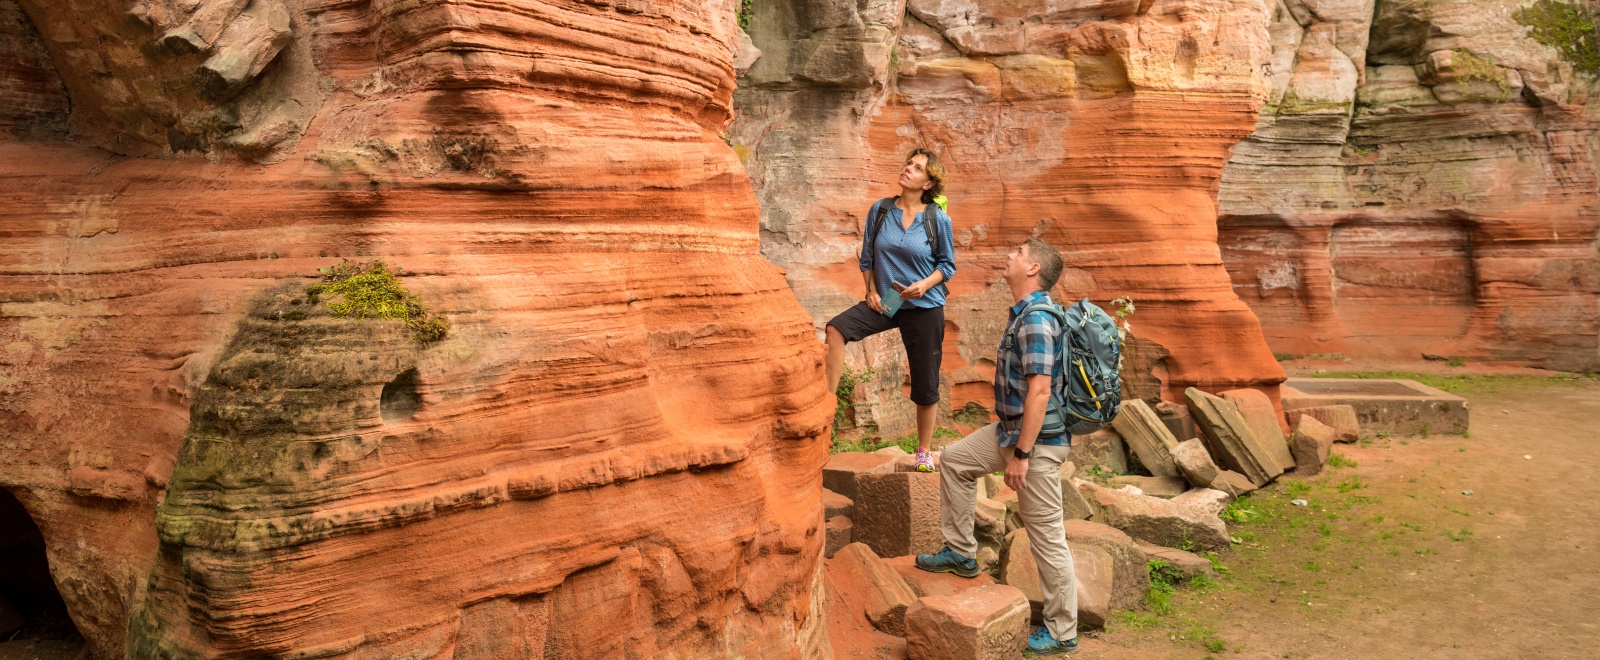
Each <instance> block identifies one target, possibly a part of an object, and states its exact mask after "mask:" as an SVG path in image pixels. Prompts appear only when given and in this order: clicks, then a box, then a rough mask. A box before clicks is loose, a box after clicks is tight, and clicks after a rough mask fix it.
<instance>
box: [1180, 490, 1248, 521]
mask: <svg viewBox="0 0 1600 660" xmlns="http://www.w3.org/2000/svg"><path fill="white" fill-rule="evenodd" d="M1232 501H1233V496H1231V495H1229V494H1228V493H1226V492H1224V491H1220V490H1217V489H1215V488H1195V489H1191V490H1189V491H1187V492H1185V493H1184V494H1182V495H1179V496H1177V497H1174V498H1172V503H1173V504H1174V505H1177V506H1182V507H1189V508H1192V509H1194V510H1195V511H1198V512H1201V513H1204V514H1206V515H1211V516H1218V515H1221V514H1222V510H1223V509H1225V508H1227V506H1228V503H1229V502H1232Z"/></svg>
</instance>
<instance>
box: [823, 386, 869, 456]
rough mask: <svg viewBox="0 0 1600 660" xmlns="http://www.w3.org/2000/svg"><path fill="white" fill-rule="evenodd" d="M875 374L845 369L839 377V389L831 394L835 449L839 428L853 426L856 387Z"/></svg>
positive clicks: (854, 420) (854, 421)
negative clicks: (833, 400) (832, 399)
mask: <svg viewBox="0 0 1600 660" xmlns="http://www.w3.org/2000/svg"><path fill="white" fill-rule="evenodd" d="M875 373H876V372H874V371H873V370H872V369H863V370H861V371H856V370H854V369H851V368H850V367H845V368H844V374H842V375H840V376H839V388H838V389H836V390H834V392H833V394H834V396H835V398H836V399H837V401H836V402H835V403H834V407H833V441H834V446H835V447H837V446H838V444H839V429H840V427H845V426H855V423H856V402H855V394H856V386H857V385H860V384H862V383H864V382H867V381H869V380H872V377H873V376H874V375H875ZM835 453H838V452H835Z"/></svg>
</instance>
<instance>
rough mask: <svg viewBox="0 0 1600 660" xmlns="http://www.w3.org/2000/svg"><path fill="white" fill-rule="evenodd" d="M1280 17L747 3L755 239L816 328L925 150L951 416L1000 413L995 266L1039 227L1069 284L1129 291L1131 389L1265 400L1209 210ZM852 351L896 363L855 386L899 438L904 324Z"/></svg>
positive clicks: (1016, 6)
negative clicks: (872, 227)
mask: <svg viewBox="0 0 1600 660" xmlns="http://www.w3.org/2000/svg"><path fill="white" fill-rule="evenodd" d="M1268 17H1269V16H1268V13H1267V10H1266V8H1265V7H1264V6H1263V5H1261V4H1258V3H1256V2H1251V1H1248V0H1157V1H1155V2H1143V3H1141V2H1134V1H1128V2H1088V1H1079V2H1043V1H1042V0H1041V1H1038V2H1010V3H999V2H992V3H954V2H940V1H937V0H903V1H892V2H891V1H888V0H876V1H871V2H865V3H861V4H860V5H859V7H850V8H841V6H840V5H839V3H830V2H822V1H820V0H818V1H811V2H797V3H756V7H755V12H754V15H753V18H752V20H751V26H750V32H751V36H752V38H753V40H754V43H755V46H756V47H758V48H759V49H760V50H761V57H760V59H758V60H756V61H755V63H754V65H753V66H752V67H751V68H750V70H749V71H748V72H746V73H745V74H744V76H743V78H741V81H740V88H739V90H738V91H737V92H736V93H735V108H736V111H737V117H736V120H735V122H734V125H733V128H732V130H731V131H730V138H731V140H732V141H733V143H734V147H735V149H736V150H739V152H740V154H741V155H742V156H743V157H744V159H745V165H746V167H747V168H748V170H749V171H750V175H751V180H752V183H753V184H754V185H755V187H756V190H757V194H758V196H759V197H760V198H761V202H762V250H763V252H764V253H765V254H766V255H767V256H768V257H769V258H770V259H772V260H773V261H774V262H775V263H777V264H779V265H781V266H783V267H784V268H785V269H786V271H787V275H788V279H789V283H790V286H791V287H793V288H794V290H795V292H796V294H797V295H798V296H799V298H800V301H801V303H802V304H804V305H805V306H806V308H807V309H808V310H809V311H810V312H811V314H812V316H813V318H814V319H815V320H816V323H817V324H818V329H819V330H820V328H821V324H823V323H825V322H826V321H827V319H828V318H830V317H832V316H833V315H834V314H837V313H839V312H841V311H843V310H844V309H846V308H848V307H849V306H850V305H852V304H854V303H855V302H856V301H859V300H861V299H862V295H863V289H862V284H861V278H860V274H859V272H858V269H857V266H856V255H857V250H858V249H859V246H860V241H861V238H860V237H861V232H862V228H863V226H864V224H865V222H866V221H867V219H866V218H865V215H866V212H867V209H868V207H869V205H870V204H871V203H872V202H873V201H874V200H876V199H879V198H881V197H886V196H889V195H893V194H895V193H896V192H897V189H896V187H895V185H894V181H895V177H896V175H897V174H898V170H899V166H900V164H901V162H902V161H901V159H902V158H904V155H905V154H906V153H907V152H908V151H909V150H910V149H912V148H914V147H918V146H926V147H930V148H933V149H934V150H936V151H937V152H939V153H940V154H941V155H942V157H943V159H944V161H945V163H946V164H947V165H948V166H949V169H950V180H949V183H948V196H949V197H950V200H951V203H950V215H951V216H952V218H953V220H954V224H955V231H956V237H955V239H956V249H957V255H956V262H957V267H958V272H957V274H956V276H955V278H954V280H953V281H952V282H951V284H950V288H951V294H952V295H951V297H950V299H949V303H948V308H947V310H946V342H945V353H944V365H943V366H944V378H943V382H942V389H943V393H942V400H941V410H942V412H943V413H945V414H950V415H953V416H954V417H955V418H956V419H957V420H966V421H967V423H975V422H976V421H979V420H982V419H986V418H987V415H988V410H989V409H990V408H991V407H992V405H993V401H992V391H991V389H990V381H991V378H992V375H993V356H994V351H995V347H996V346H997V344H998V340H999V335H1000V333H1001V331H1002V329H1003V324H1004V322H1005V310H1006V308H1007V307H1009V306H1010V305H1011V304H1012V302H1013V301H1012V299H1011V297H1010V294H1009V291H1008V289H1007V287H1006V285H1005V282H1004V281H1003V280H1002V279H1001V278H1000V275H999V273H1000V270H1001V268H1002V267H1003V266H1004V263H1005V258H1006V254H1007V253H1008V252H1009V251H1010V250H1011V249H1012V248H1013V247H1014V246H1016V245H1017V244H1018V243H1020V242H1021V241H1023V240H1025V239H1027V238H1029V237H1034V236H1037V237H1041V238H1043V239H1045V240H1046V241H1048V242H1050V243H1051V244H1053V245H1055V246H1056V247H1057V248H1058V249H1060V250H1061V251H1062V254H1063V256H1064V257H1065V258H1066V261H1067V271H1066V273H1065V275H1064V276H1063V277H1062V281H1061V283H1060V285H1059V287H1058V290H1057V292H1056V298H1057V299H1058V300H1061V301H1068V300H1072V299H1076V298H1079V297H1083V296H1088V297H1090V298H1091V299H1093V300H1095V301H1096V302H1098V303H1100V304H1102V305H1106V304H1107V303H1108V301H1110V300H1111V299H1113V298H1117V297H1120V296H1130V297H1132V298H1133V299H1134V301H1135V302H1136V305H1137V311H1136V312H1135V314H1134V315H1133V317H1131V318H1130V319H1129V320H1130V321H1131V323H1132V325H1133V329H1134V333H1135V334H1136V335H1137V336H1138V337H1139V338H1140V339H1139V342H1140V344H1141V345H1140V348H1139V350H1140V352H1142V353H1143V354H1144V355H1145V356H1147V357H1148V359H1147V360H1145V363H1146V364H1147V365H1148V366H1147V367H1146V370H1145V372H1144V374H1143V377H1142V378H1141V379H1140V381H1141V382H1143V383H1147V384H1148V387H1147V388H1146V389H1144V390H1143V391H1140V392H1139V393H1138V394H1139V395H1140V396H1160V395H1163V394H1164V395H1165V396H1167V397H1168V398H1169V399H1171V398H1177V400H1181V398H1179V397H1181V392H1182V391H1183V389H1184V388H1186V387H1189V386H1196V385H1197V386H1201V387H1205V388H1209V389H1228V388H1232V387H1240V386H1251V387H1261V388H1263V389H1264V390H1266V391H1269V392H1273V393H1275V392H1276V384H1277V383H1278V382H1280V381H1281V379H1282V378H1283V372H1282V370H1281V369H1280V368H1279V367H1278V365H1277V363H1276V362H1275V361H1274V360H1273V359H1272V355H1271V353H1270V352H1269V351H1268V349H1267V346H1266V343H1265V342H1264V341H1263V339H1262V335H1261V330H1260V326H1259V323H1258V322H1257V320H1256V318H1255V316H1254V314H1252V313H1251V311H1250V309H1249V308H1248V307H1247V306H1245V305H1244V303H1242V302H1241V301H1240V300H1239V299H1238V298H1237V297H1236V296H1235V295H1234V293H1233V291H1232V287H1231V286H1230V284H1231V283H1230V281H1229V279H1228V276H1227V271H1226V270H1224V268H1223V262H1222V257H1221V254H1220V252H1219V250H1218V248H1217V233H1216V222H1215V221H1216V191H1217V182H1218V179H1219V178H1220V176H1221V173H1222V167H1223V164H1224V163H1225V161H1226V159H1227V157H1228V153H1229V150H1230V149H1231V148H1232V147H1233V146H1234V144H1235V143H1237V142H1238V141H1239V140H1240V139H1242V138H1244V137H1245V136H1247V135H1249V133H1250V131H1251V129H1252V128H1253V126H1254V124H1255V122H1256V116H1257V115H1256V111H1257V109H1258V108H1259V107H1260V106H1261V104H1262V103H1263V102H1264V100H1265V96H1266V87H1265V84H1264V78H1262V77H1261V76H1260V75H1259V73H1260V72H1261V71H1262V69H1263V67H1264V65H1265V63H1266V58H1267V55H1268V52H1269V41H1268V34H1267V30H1266V28H1267V24H1268ZM886 334H892V333H886ZM862 346H863V348H861V349H853V350H854V351H855V352H854V353H853V354H852V358H851V364H852V366H854V367H855V368H864V367H872V368H874V369H877V370H878V371H879V372H880V373H887V374H890V376H889V377H887V378H879V379H876V380H875V381H874V382H871V383H869V384H868V385H867V386H866V387H864V388H863V389H865V390H867V391H866V392H864V393H863V394H862V395H861V405H860V406H859V407H858V410H857V413H858V416H860V417H863V418H864V421H865V422H866V423H873V424H876V425H877V426H878V427H879V430H880V432H883V433H885V435H897V434H899V433H901V432H904V431H905V430H908V429H909V428H910V427H911V425H912V424H913V423H914V421H913V419H912V412H911V410H910V405H909V403H907V402H906V401H905V398H904V396H903V395H902V394H901V392H902V383H901V379H900V377H899V374H903V373H904V366H903V360H904V356H903V350H902V349H901V348H900V346H899V342H898V339H894V338H892V337H886V336H884V335H880V336H879V337H875V338H872V339H869V340H868V341H866V342H863V343H862ZM1163 353H1165V355H1163Z"/></svg>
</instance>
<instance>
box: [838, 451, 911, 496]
mask: <svg viewBox="0 0 1600 660" xmlns="http://www.w3.org/2000/svg"><path fill="white" fill-rule="evenodd" d="M895 458H896V457H895V456H886V455H884V454H867V453H862V452H854V451H850V452H844V453H839V454H834V455H833V456H830V457H828V463H827V464H826V465H824V466H823V467H822V487H823V488H826V489H828V490H831V491H833V492H835V493H838V494H840V495H843V496H845V497H847V498H849V499H851V500H855V499H856V475H861V474H883V473H886V472H893V471H894V461H895Z"/></svg>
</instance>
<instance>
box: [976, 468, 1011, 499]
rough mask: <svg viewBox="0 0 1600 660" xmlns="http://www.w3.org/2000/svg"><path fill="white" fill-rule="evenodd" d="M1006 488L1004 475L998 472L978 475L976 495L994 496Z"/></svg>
mask: <svg viewBox="0 0 1600 660" xmlns="http://www.w3.org/2000/svg"><path fill="white" fill-rule="evenodd" d="M1005 489H1006V479H1005V477H1003V476H1001V475H998V474H986V475H983V476H981V477H978V497H990V498H992V497H994V496H995V495H996V494H998V493H999V492H1000V491H1002V490H1005Z"/></svg>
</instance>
